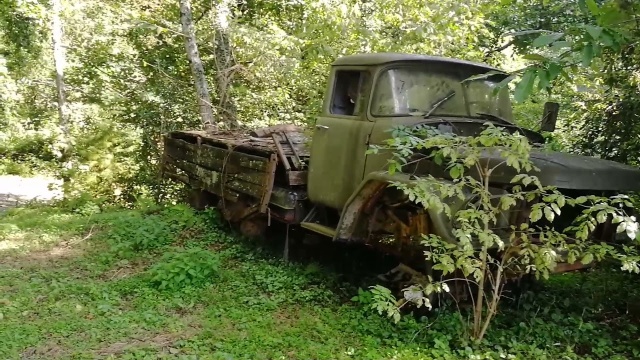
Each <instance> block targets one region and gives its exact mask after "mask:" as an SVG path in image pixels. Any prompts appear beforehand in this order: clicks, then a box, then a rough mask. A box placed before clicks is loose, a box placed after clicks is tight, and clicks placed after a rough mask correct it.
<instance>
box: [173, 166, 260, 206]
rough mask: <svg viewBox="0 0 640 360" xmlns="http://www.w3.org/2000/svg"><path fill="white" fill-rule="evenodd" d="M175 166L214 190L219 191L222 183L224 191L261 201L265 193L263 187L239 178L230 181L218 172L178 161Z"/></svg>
mask: <svg viewBox="0 0 640 360" xmlns="http://www.w3.org/2000/svg"><path fill="white" fill-rule="evenodd" d="M176 166H177V167H179V168H180V169H182V170H184V171H185V172H187V173H189V174H190V175H192V176H193V177H194V178H196V179H198V180H200V181H202V182H203V183H205V184H210V185H211V186H213V187H214V188H216V189H220V186H221V184H222V183H223V182H224V187H225V190H226V188H229V189H232V190H235V191H236V192H239V193H243V194H247V195H250V196H252V197H255V198H258V199H261V198H262V197H263V195H264V192H265V187H264V185H256V184H252V183H249V182H246V181H243V180H241V179H239V178H233V179H230V178H228V177H227V176H225V175H224V174H222V173H220V172H217V171H214V170H209V169H206V168H204V167H202V166H199V165H196V164H194V163H191V162H188V161H184V160H178V161H177V162H176ZM190 177H191V176H190ZM263 183H264V182H263Z"/></svg>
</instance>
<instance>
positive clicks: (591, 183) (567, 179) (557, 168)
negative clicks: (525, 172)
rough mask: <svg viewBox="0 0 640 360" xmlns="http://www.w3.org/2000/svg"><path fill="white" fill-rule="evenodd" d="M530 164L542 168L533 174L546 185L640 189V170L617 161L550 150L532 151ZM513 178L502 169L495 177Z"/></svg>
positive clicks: (510, 171)
mask: <svg viewBox="0 0 640 360" xmlns="http://www.w3.org/2000/svg"><path fill="white" fill-rule="evenodd" d="M487 158H488V159H489V160H490V163H494V164H498V163H499V162H500V161H502V159H501V158H497V157H487ZM531 161H532V162H533V163H534V165H535V166H536V167H537V168H539V169H540V171H539V172H535V171H534V172H532V173H531V175H535V176H537V177H538V179H539V180H540V182H541V183H542V185H544V186H555V187H558V188H561V189H572V190H597V191H607V190H611V191H638V190H640V169H636V168H634V167H632V166H628V165H624V164H621V163H617V162H615V161H610V160H603V159H598V158H594V157H588V156H581V155H573V154H567V153H559V152H551V151H549V152H543V151H532V152H531ZM514 175H516V172H515V170H514V169H513V168H511V167H508V166H501V167H499V168H498V169H496V170H495V171H494V173H493V174H492V177H493V178H494V179H493V181H497V182H501V183H502V182H505V183H508V182H509V181H511V179H512V178H513V176H514Z"/></svg>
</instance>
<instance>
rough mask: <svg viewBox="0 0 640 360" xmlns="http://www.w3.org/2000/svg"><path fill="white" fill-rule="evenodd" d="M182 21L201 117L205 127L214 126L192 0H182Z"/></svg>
mask: <svg viewBox="0 0 640 360" xmlns="http://www.w3.org/2000/svg"><path fill="white" fill-rule="evenodd" d="M180 23H181V24H182V33H183V35H184V45H185V48H186V51H187V59H188V60H189V64H190V65H191V72H192V73H193V79H194V81H195V86H196V94H197V96H198V105H199V108H200V117H201V119H202V124H203V126H204V128H205V129H208V128H211V127H214V126H215V125H214V124H215V122H214V120H213V108H212V106H211V96H210V95H209V88H208V86H207V79H206V77H205V75H204V67H203V66H202V60H201V59H200V53H199V52H198V45H197V44H196V34H195V29H194V26H193V15H192V13H191V3H190V0H180Z"/></svg>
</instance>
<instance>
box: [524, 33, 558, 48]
mask: <svg viewBox="0 0 640 360" xmlns="http://www.w3.org/2000/svg"><path fill="white" fill-rule="evenodd" d="M563 36H564V33H553V34H544V35H540V36H538V37H537V38H536V39H535V40H533V42H532V43H531V46H533V47H542V46H546V45H549V44H551V43H553V42H554V41H556V40H560V39H561V38H562V37H563Z"/></svg>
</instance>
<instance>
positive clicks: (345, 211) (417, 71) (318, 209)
mask: <svg viewBox="0 0 640 360" xmlns="http://www.w3.org/2000/svg"><path fill="white" fill-rule="evenodd" d="M479 74H492V75H490V76H488V77H478V76H474V75H479ZM506 76H508V75H507V74H506V73H504V72H501V71H500V70H498V69H495V68H492V67H490V66H487V65H484V64H479V63H473V62H468V61H463V60H457V59H448V58H440V57H432V56H422V55H408V54H390V53H381V54H359V55H350V56H345V57H342V58H338V59H337V60H335V62H334V63H333V64H332V66H331V70H330V76H329V81H328V85H327V87H326V93H325V98H324V104H323V107H322V111H321V114H320V115H319V116H318V117H317V120H316V123H315V124H314V128H313V134H312V136H311V138H310V139H308V137H307V136H306V135H305V134H306V133H305V130H304V129H301V128H298V127H295V126H291V125H278V126H273V127H270V128H261V129H256V130H253V131H247V132H239V131H234V132H224V131H221V132H218V133H211V132H204V131H175V132H171V133H169V134H167V135H166V136H165V138H164V155H163V166H162V168H163V172H164V175H165V176H167V177H169V178H172V179H174V180H178V181H181V182H184V183H186V184H188V185H190V186H191V187H192V188H193V189H194V190H196V195H197V196H196V197H195V198H194V201H195V203H196V204H199V205H198V206H203V205H206V204H207V203H208V204H209V205H214V206H217V207H218V208H219V209H220V210H221V212H222V213H223V214H224V217H225V218H226V219H227V220H228V221H230V222H231V223H233V224H236V225H237V226H238V227H239V228H240V230H241V232H242V233H244V234H245V235H248V236H257V235H260V234H261V233H262V232H263V231H265V229H266V227H267V225H268V224H269V223H270V221H272V220H276V221H280V222H283V223H286V224H290V225H296V226H300V227H302V228H305V229H307V230H308V231H311V232H315V233H318V234H321V235H324V236H326V237H328V238H330V239H333V240H334V241H347V242H361V243H364V244H367V245H368V246H372V247H374V248H377V249H380V250H382V251H383V252H385V253H387V254H394V255H396V256H398V257H399V258H400V259H401V261H402V262H403V263H412V259H419V258H422V262H423V263H424V258H423V257H422V249H420V248H419V247H418V246H417V245H415V243H416V242H412V241H411V239H412V238H413V236H419V235H420V234H429V233H435V234H437V235H440V236H441V237H443V238H445V239H450V240H452V241H453V237H452V233H451V229H452V227H453V222H452V220H451V219H449V218H448V217H447V216H446V215H444V214H443V213H437V212H434V211H429V210H424V209H423V208H422V207H421V206H417V205H416V204H414V203H412V202H410V201H407V199H406V198H405V199H403V198H402V196H403V194H402V193H400V192H399V191H398V190H397V189H396V188H394V187H392V186H390V185H389V184H390V182H392V181H394V182H395V181H401V182H405V183H411V182H412V181H415V179H416V176H420V175H421V174H423V175H424V174H426V173H427V172H428V171H429V170H428V169H429V168H430V166H429V165H424V166H421V165H420V164H418V166H417V167H416V168H415V169H412V173H411V174H408V173H395V174H393V175H390V174H389V173H388V172H387V171H385V170H386V166H387V160H388V158H389V156H391V155H390V154H389V153H384V152H381V153H378V154H367V149H368V148H369V146H370V145H376V144H377V145H382V144H383V141H384V140H385V139H388V138H389V137H390V136H391V133H390V131H389V130H390V129H391V128H393V127H395V126H398V125H405V126H411V125H414V124H429V125H433V126H435V127H438V126H440V125H443V126H449V127H450V128H451V125H452V124H453V125H454V127H453V129H455V130H453V131H455V132H459V133H460V134H462V135H467V134H473V133H477V132H478V131H479V130H481V129H482V128H483V127H484V124H485V123H486V122H492V123H495V124H496V125H498V126H501V127H504V128H507V129H509V128H513V129H514V130H516V129H519V128H518V127H517V126H516V125H515V124H514V122H513V114H512V107H511V102H510V97H509V93H508V89H507V88H506V87H504V88H502V89H501V90H500V91H498V92H497V93H496V92H494V89H495V88H496V86H497V84H498V83H499V82H500V81H501V80H503V79H504V78H505V77H506ZM465 79H474V80H469V81H463V80H465ZM544 115H545V116H544V117H543V121H542V122H541V129H540V130H544V131H553V130H554V129H555V119H556V118H557V104H553V103H547V104H545V114H544ZM520 131H523V132H524V134H525V135H526V136H527V138H528V139H529V140H530V141H531V142H532V143H533V144H541V143H544V138H543V137H542V135H541V134H540V133H539V132H537V131H533V130H522V129H521V130H520ZM534 149H535V147H534ZM531 156H532V160H533V161H534V163H535V164H536V166H537V167H538V168H540V169H541V172H540V173H536V175H537V176H538V177H539V179H540V181H541V182H542V184H543V185H553V186H556V187H558V188H559V189H560V190H561V191H563V192H566V193H568V194H570V195H572V196H578V195H582V194H599V195H604V194H613V193H619V192H628V191H638V190H640V170H637V169H635V168H633V167H630V166H626V165H622V164H619V163H616V162H612V161H606V160H602V159H597V158H591V157H584V156H576V155H570V154H565V153H556V152H546V151H542V150H541V149H539V147H538V150H536V151H534V152H533V153H532V155H531ZM422 161H424V162H427V161H428V160H422ZM509 180H510V177H509V178H507V177H506V176H505V177H504V178H503V179H501V178H498V177H497V178H496V179H492V183H493V184H494V186H496V187H500V186H501V185H500V184H503V186H505V187H506V186H508V184H509ZM500 190H501V189H498V188H497V189H496V191H500ZM212 201H214V203H212ZM529 205H531V204H529ZM526 211H527V209H518V210H510V213H509V214H506V215H507V216H506V218H507V219H509V221H510V222H515V221H519V220H518V218H520V221H522V218H525V219H526V218H527V217H526V216H524V217H522V216H521V215H522V213H520V214H518V212H526ZM564 214H565V212H563V215H564ZM569 216H570V214H569ZM563 220H565V221H566V216H565V219H563V216H559V217H557V218H556V219H555V220H554V222H557V223H562V221H563ZM569 220H571V219H569ZM508 225H509V224H506V226H508ZM601 227H602V228H601V229H599V231H597V232H596V233H598V234H599V235H598V236H599V237H600V239H601V240H608V239H612V238H613V236H614V235H615V230H614V229H615V226H610V224H606V223H605V224H602V225H601ZM390 236H393V237H394V238H395V241H393V242H390V243H389V242H387V241H383V239H385V238H388V237H390ZM577 266H579V264H578V265H577ZM573 268H576V266H569V265H568V264H560V265H559V266H558V267H557V268H556V271H567V270H571V269H573Z"/></svg>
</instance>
